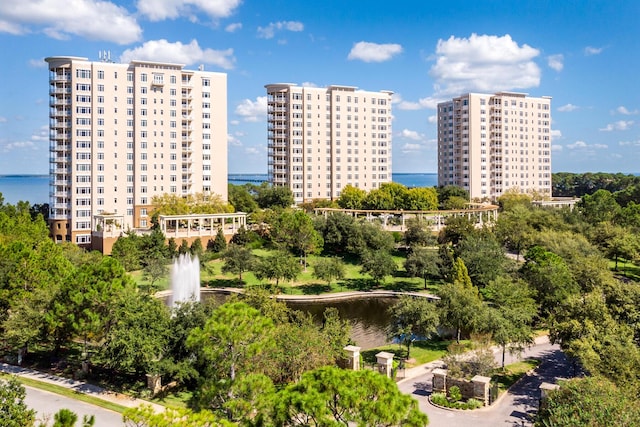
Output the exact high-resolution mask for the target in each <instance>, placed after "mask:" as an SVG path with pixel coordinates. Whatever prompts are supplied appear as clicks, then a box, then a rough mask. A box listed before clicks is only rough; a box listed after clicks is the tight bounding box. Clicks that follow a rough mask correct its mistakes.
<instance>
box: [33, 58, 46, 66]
mask: <svg viewBox="0 0 640 427" xmlns="http://www.w3.org/2000/svg"><path fill="white" fill-rule="evenodd" d="M29 66H30V67H33V68H47V63H46V62H44V58H39V59H30V60H29Z"/></svg>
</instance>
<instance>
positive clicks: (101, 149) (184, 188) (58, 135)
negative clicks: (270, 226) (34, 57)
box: [45, 54, 227, 247]
mask: <svg viewBox="0 0 640 427" xmlns="http://www.w3.org/2000/svg"><path fill="white" fill-rule="evenodd" d="M101 56H102V55H101ZM104 56H105V58H104V59H103V60H101V61H96V62H94V61H89V60H88V59H87V58H79V57H50V58H46V59H45V61H46V62H47V63H48V64H49V94H50V98H49V99H50V110H49V117H50V121H49V127H50V226H51V232H52V236H53V238H54V240H55V241H56V242H62V241H71V242H74V243H77V244H79V245H82V246H87V247H88V246H90V245H91V243H92V231H93V232H94V236H95V235H96V232H99V231H100V228H101V227H104V224H108V225H109V227H111V228H112V227H113V226H116V227H117V228H118V229H119V230H122V231H126V230H128V229H146V228H148V227H150V225H151V221H150V214H151V210H152V208H153V207H152V205H151V200H152V198H153V197H154V196H155V195H161V194H164V193H169V194H177V195H187V194H193V193H197V192H205V193H215V194H218V195H220V196H221V197H222V198H223V199H224V200H226V199H227V76H226V74H223V73H213V72H205V71H202V70H197V71H194V70H186V69H184V66H183V65H179V64H170V63H161V62H148V61H132V62H131V63H129V64H119V63H113V62H111V61H108V60H106V58H107V55H106V54H105V55H104ZM201 68H202V67H201ZM98 222H99V223H98ZM98 234H99V233H98ZM94 247H95V245H94Z"/></svg>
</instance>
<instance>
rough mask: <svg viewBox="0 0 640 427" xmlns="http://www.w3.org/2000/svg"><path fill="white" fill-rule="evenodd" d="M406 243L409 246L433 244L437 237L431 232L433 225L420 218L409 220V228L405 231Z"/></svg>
mask: <svg viewBox="0 0 640 427" xmlns="http://www.w3.org/2000/svg"><path fill="white" fill-rule="evenodd" d="M404 243H405V245H407V246H409V247H412V248H413V247H416V246H433V245H434V244H435V243H436V238H435V236H434V235H433V233H431V225H430V224H429V223H428V222H427V221H425V220H421V219H420V218H410V219H408V220H407V229H406V231H405V232H404Z"/></svg>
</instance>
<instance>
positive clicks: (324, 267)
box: [313, 257, 345, 285]
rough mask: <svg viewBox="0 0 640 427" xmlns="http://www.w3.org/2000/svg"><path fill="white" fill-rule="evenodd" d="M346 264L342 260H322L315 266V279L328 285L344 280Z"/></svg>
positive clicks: (333, 258)
mask: <svg viewBox="0 0 640 427" xmlns="http://www.w3.org/2000/svg"><path fill="white" fill-rule="evenodd" d="M344 272H345V270H344V263H343V262H342V260H341V259H340V258H335V257H332V258H320V259H319V260H318V261H316V263H315V264H314V266H313V277H315V278H317V279H320V280H324V281H325V282H327V284H328V285H331V282H333V281H334V280H340V279H342V278H344Z"/></svg>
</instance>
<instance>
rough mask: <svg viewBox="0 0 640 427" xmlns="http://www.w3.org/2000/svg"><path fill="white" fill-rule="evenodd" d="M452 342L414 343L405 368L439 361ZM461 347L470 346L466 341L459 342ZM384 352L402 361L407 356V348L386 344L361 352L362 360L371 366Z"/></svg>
mask: <svg viewBox="0 0 640 427" xmlns="http://www.w3.org/2000/svg"><path fill="white" fill-rule="evenodd" d="M452 342H454V341H452V340H428V341H416V342H414V343H413V345H412V346H411V353H410V356H411V359H410V361H409V362H407V363H406V367H407V368H411V367H413V366H418V365H422V364H424V363H429V362H433V361H434V360H439V359H442V358H443V357H444V355H445V354H447V347H449V345H450V344H451V343H452ZM460 343H461V344H463V345H470V344H471V342H470V341H468V340H462V341H460ZM381 351H386V352H389V353H393V354H394V355H395V357H394V359H396V360H404V359H406V356H407V348H406V347H405V346H404V345H400V344H388V345H384V346H381V347H376V348H373V349H370V350H365V351H363V352H362V359H363V361H364V362H365V363H367V364H373V363H375V362H376V354H377V353H379V352H381Z"/></svg>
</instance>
